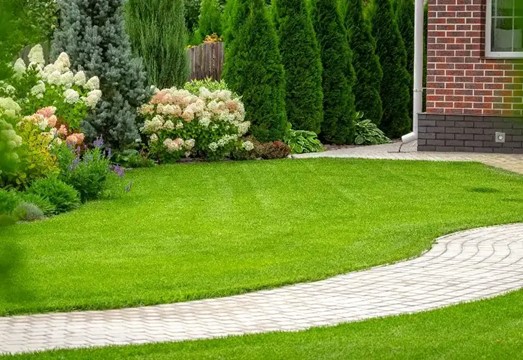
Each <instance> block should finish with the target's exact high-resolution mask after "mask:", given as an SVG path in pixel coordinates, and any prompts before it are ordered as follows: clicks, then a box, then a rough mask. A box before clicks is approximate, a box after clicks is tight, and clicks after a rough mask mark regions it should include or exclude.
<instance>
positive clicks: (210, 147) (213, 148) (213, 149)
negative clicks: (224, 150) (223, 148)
mask: <svg viewBox="0 0 523 360" xmlns="http://www.w3.org/2000/svg"><path fill="white" fill-rule="evenodd" d="M209 150H211V151H212V152H215V151H216V150H218V144H217V143H215V142H212V143H210V144H209Z"/></svg>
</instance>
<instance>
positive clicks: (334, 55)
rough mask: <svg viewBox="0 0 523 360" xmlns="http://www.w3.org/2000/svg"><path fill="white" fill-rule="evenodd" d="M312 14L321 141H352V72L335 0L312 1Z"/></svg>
mask: <svg viewBox="0 0 523 360" xmlns="http://www.w3.org/2000/svg"><path fill="white" fill-rule="evenodd" d="M312 6H313V8H312V14H313V16H312V17H313V23H314V29H315V31H316V37H317V39H318V43H319V45H320V49H321V59H322V64H323V116H324V118H323V123H322V126H321V137H322V139H323V140H324V141H325V142H328V143H335V144H346V143H350V142H352V140H353V139H352V137H353V127H354V115H355V108H354V94H353V90H352V88H353V86H355V80H356V79H355V78H356V77H355V74H354V69H353V67H352V54H351V50H350V48H349V44H348V42H347V30H346V29H345V25H343V20H342V18H341V15H340V13H339V11H338V8H337V4H336V0H314V2H313V4H312Z"/></svg>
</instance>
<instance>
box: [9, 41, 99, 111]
mask: <svg viewBox="0 0 523 360" xmlns="http://www.w3.org/2000/svg"><path fill="white" fill-rule="evenodd" d="M28 58H29V64H28V65H26V63H25V62H24V60H23V59H18V60H16V62H15V64H14V66H13V69H14V71H15V74H16V75H17V76H18V77H21V76H23V75H24V74H25V73H26V72H27V70H28V69H35V70H36V71H37V75H38V77H39V78H40V80H39V81H38V83H37V84H36V85H35V86H34V87H33V88H32V89H31V94H32V95H33V96H35V97H37V98H40V99H41V98H43V97H44V94H45V92H46V89H47V87H48V86H57V87H61V88H62V89H63V97H64V101H65V102H66V103H68V104H76V103H77V102H78V101H83V102H84V103H85V104H86V105H87V106H88V107H89V108H94V107H95V106H96V105H97V104H98V102H99V101H100V99H101V97H102V92H101V91H100V80H99V79H98V77H96V76H93V77H91V78H90V79H87V76H86V75H85V73H84V72H83V71H78V72H76V73H75V72H73V71H72V70H71V69H70V67H71V61H70V59H69V56H68V55H67V54H66V53H61V54H60V55H59V56H58V59H56V61H55V62H54V63H52V64H49V65H45V59H44V54H43V49H42V46H41V45H36V46H35V47H33V48H32V49H31V51H30V52H29V56H28Z"/></svg>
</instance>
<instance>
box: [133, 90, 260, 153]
mask: <svg viewBox="0 0 523 360" xmlns="http://www.w3.org/2000/svg"><path fill="white" fill-rule="evenodd" d="M140 113H141V115H142V116H144V117H145V118H146V121H145V123H144V126H143V128H142V129H141V131H142V133H143V134H145V135H146V136H147V138H148V146H149V151H150V154H151V156H152V157H153V158H155V159H157V160H158V161H160V162H173V161H177V160H179V159H180V158H181V157H182V156H186V157H190V156H193V157H203V158H207V159H211V160H216V159H223V158H225V157H227V156H229V155H230V154H231V153H232V152H233V151H235V150H236V149H238V148H244V149H246V150H247V151H251V150H253V148H254V145H253V144H252V142H250V141H243V140H242V136H243V135H245V134H246V133H247V131H248V130H249V126H250V123H249V122H246V121H244V117H245V110H244V107H243V104H242V102H241V101H240V99H239V98H238V97H236V96H234V95H233V94H232V93H231V92H230V91H228V90H219V91H213V92H211V91H209V90H208V89H206V88H200V90H199V93H198V95H195V94H193V93H191V92H190V91H187V90H178V89H175V88H172V89H164V90H161V91H158V92H157V93H156V94H155V95H154V96H153V98H152V99H151V101H150V102H149V103H148V104H145V105H143V106H142V107H141V108H140Z"/></svg>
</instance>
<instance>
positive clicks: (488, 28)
mask: <svg viewBox="0 0 523 360" xmlns="http://www.w3.org/2000/svg"><path fill="white" fill-rule="evenodd" d="M516 1H521V0H516ZM485 22H486V24H485V57H487V58H493V59H523V51H492V0H487V14H486V16H485Z"/></svg>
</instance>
